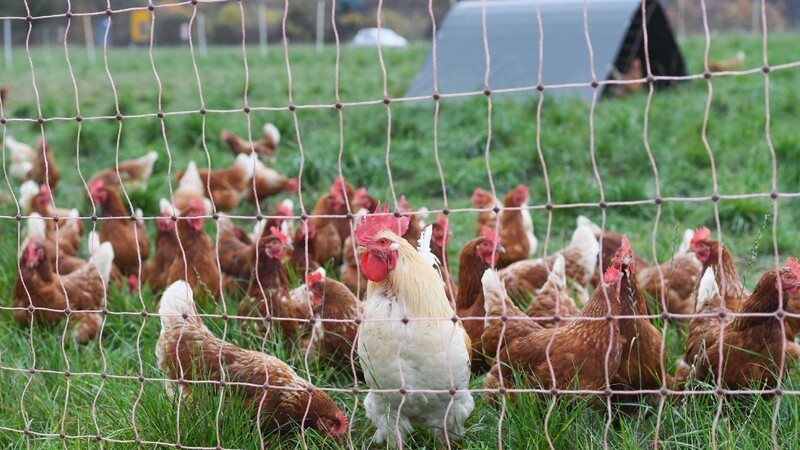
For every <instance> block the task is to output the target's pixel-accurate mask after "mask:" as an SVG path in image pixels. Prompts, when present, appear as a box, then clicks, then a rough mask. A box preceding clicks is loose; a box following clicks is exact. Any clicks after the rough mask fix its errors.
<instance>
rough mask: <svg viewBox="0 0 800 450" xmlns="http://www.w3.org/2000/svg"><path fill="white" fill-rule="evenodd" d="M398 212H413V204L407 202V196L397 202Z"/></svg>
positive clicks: (401, 197) (402, 196)
mask: <svg viewBox="0 0 800 450" xmlns="http://www.w3.org/2000/svg"><path fill="white" fill-rule="evenodd" d="M397 210H398V211H401V212H411V204H409V203H408V200H406V195H405V194H403V195H401V196H400V201H399V202H397Z"/></svg>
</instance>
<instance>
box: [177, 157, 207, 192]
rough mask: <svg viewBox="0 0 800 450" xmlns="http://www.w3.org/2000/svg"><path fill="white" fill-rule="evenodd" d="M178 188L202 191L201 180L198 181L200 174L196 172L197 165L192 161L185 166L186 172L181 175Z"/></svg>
mask: <svg viewBox="0 0 800 450" xmlns="http://www.w3.org/2000/svg"><path fill="white" fill-rule="evenodd" d="M178 184H179V186H193V187H195V188H197V189H200V190H203V189H204V186H203V180H202V179H200V172H199V171H198V170H197V164H195V162H194V161H189V164H188V165H187V166H186V172H184V173H183V178H181V181H180V183H178Z"/></svg>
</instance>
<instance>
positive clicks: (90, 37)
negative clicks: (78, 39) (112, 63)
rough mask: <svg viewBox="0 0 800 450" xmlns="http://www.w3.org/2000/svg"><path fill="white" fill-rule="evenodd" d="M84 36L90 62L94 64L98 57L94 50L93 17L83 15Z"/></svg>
mask: <svg viewBox="0 0 800 450" xmlns="http://www.w3.org/2000/svg"><path fill="white" fill-rule="evenodd" d="M83 37H84V39H85V40H86V53H87V54H88V55H89V64H91V65H94V63H95V61H96V60H97V57H96V55H95V51H94V31H93V30H92V18H91V17H89V16H83Z"/></svg>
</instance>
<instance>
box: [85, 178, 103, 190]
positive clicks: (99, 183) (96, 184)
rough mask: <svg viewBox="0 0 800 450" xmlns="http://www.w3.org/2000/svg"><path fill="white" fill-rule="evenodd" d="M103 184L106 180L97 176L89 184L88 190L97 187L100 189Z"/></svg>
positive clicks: (96, 188)
mask: <svg viewBox="0 0 800 450" xmlns="http://www.w3.org/2000/svg"><path fill="white" fill-rule="evenodd" d="M105 184H106V182H105V181H103V179H102V178H98V179H96V180H94V182H93V183H92V184H91V185H90V186H89V192H96V191H97V190H98V189H101V188H102V187H103V186H105Z"/></svg>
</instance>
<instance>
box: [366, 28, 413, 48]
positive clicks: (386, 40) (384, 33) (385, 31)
mask: <svg viewBox="0 0 800 450" xmlns="http://www.w3.org/2000/svg"><path fill="white" fill-rule="evenodd" d="M353 45H363V46H377V45H378V29H377V28H362V29H360V30H358V33H356V35H355V36H354V37H353ZM406 45H408V41H407V40H406V38H404V37H403V36H400V35H399V34H397V33H396V32H395V31H394V30H390V29H389V28H381V47H405V46H406Z"/></svg>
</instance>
